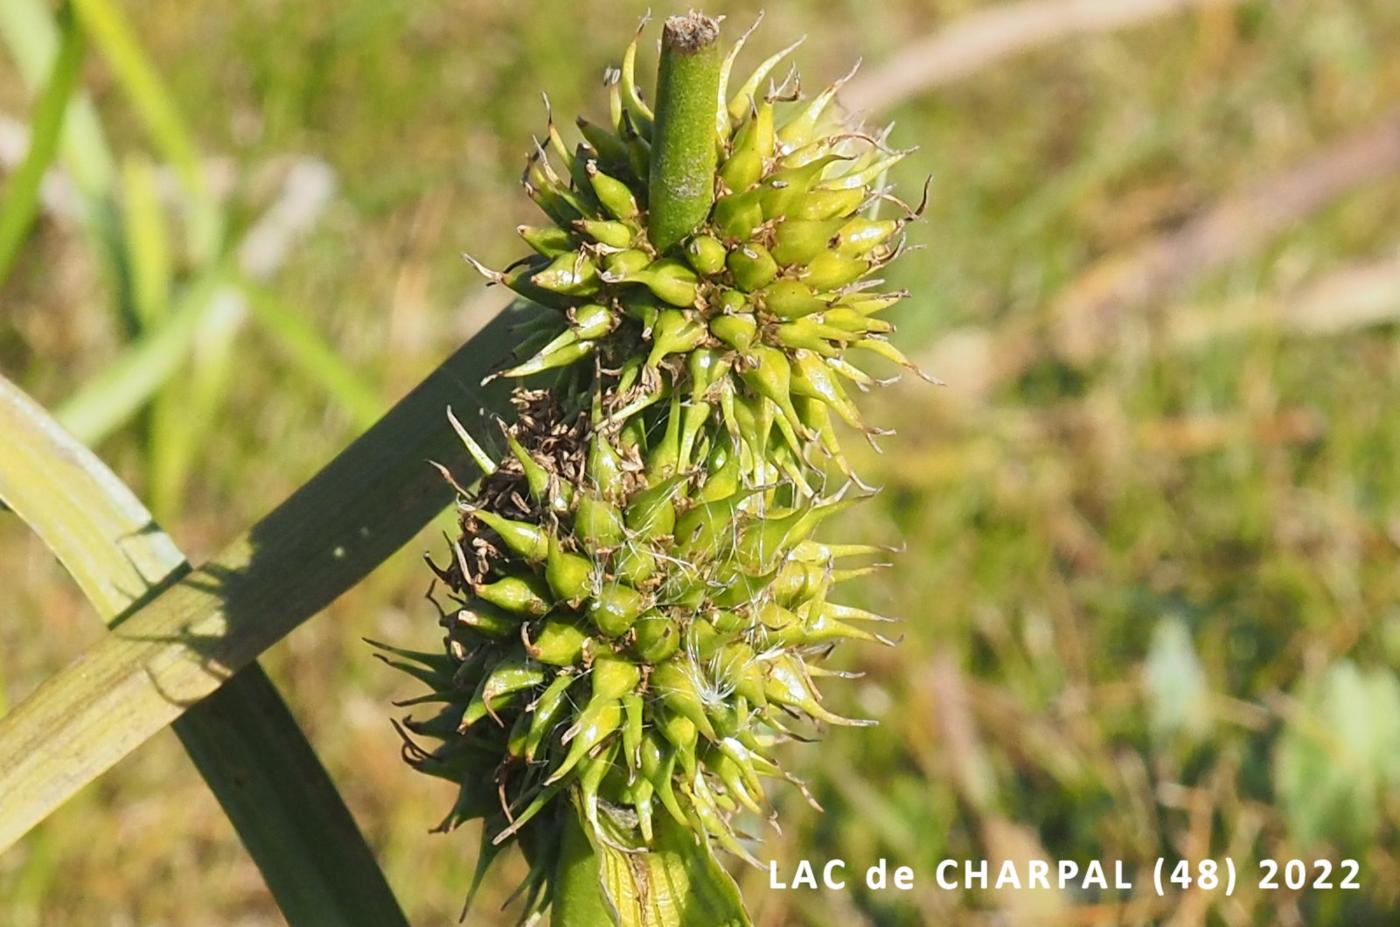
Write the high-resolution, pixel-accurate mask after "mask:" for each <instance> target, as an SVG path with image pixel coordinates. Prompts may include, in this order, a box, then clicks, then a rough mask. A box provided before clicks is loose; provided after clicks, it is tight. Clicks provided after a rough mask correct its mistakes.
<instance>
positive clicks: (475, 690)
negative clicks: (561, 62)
mask: <svg viewBox="0 0 1400 927" xmlns="http://www.w3.org/2000/svg"><path fill="white" fill-rule="evenodd" d="M716 31H717V24H716V23H714V21H712V20H709V19H707V18H705V17H703V16H699V15H698V14H691V16H689V17H678V18H673V19H672V20H669V21H668V23H667V29H666V34H665V37H664V42H665V46H666V48H667V49H669V51H670V57H669V58H668V55H667V51H663V55H662V61H661V68H660V74H659V77H658V99H659V100H660V101H661V102H660V103H659V104H658V107H657V112H653V110H652V109H651V108H650V107H649V106H648V105H647V103H646V102H645V101H644V100H643V98H642V95H641V94H640V92H639V91H638V88H637V84H636V80H635V76H634V75H635V60H636V52H637V41H636V39H634V40H633V42H632V44H631V45H630V46H629V47H628V49H627V51H626V54H625V55H624V56H623V60H622V65H621V67H620V68H617V69H614V70H610V71H609V72H608V74H607V76H606V81H605V82H606V85H607V88H608V91H609V98H610V103H611V106H610V120H609V122H610V125H609V126H607V127H604V126H601V125H597V124H595V123H591V122H588V121H587V120H584V119H579V120H578V123H577V124H578V129H579V132H580V135H581V136H582V140H581V141H579V142H578V143H577V144H576V145H574V146H573V147H572V148H570V147H569V145H568V144H567V143H566V142H565V141H564V139H563V137H562V135H561V133H560V132H559V129H558V127H557V126H556V125H555V123H554V121H553V119H552V117H551V119H550V120H549V124H548V127H547V131H546V134H545V139H544V140H543V141H541V142H537V144H536V146H535V150H534V151H533V152H532V153H531V155H530V157H529V161H528V166H527V169H526V172H525V176H524V186H525V190H526V192H527V194H528V195H529V196H530V197H531V199H533V200H534V201H535V202H536V203H537V204H538V205H539V206H540V208H541V209H542V211H543V212H544V213H545V215H547V216H548V217H549V219H550V220H551V221H552V224H551V225H547V226H521V227H520V229H519V232H520V235H521V237H522V238H523V239H524V240H525V241H526V243H527V244H528V245H529V246H530V247H531V249H532V250H533V253H532V254H531V255H530V256H529V257H526V258H524V259H522V260H521V261H519V262H517V263H516V264H515V265H512V266H511V267H510V268H507V269H506V270H505V271H501V272H496V271H492V270H488V269H487V268H485V267H484V266H482V265H480V264H479V263H477V262H475V261H474V262H473V263H476V266H477V267H478V269H480V270H481V271H482V272H483V273H485V274H486V275H487V276H488V277H489V278H490V279H492V280H493V281H496V282H499V283H502V284H505V285H507V286H509V287H511V288H512V289H514V290H515V291H516V292H518V293H519V294H521V295H522V296H524V297H526V298H527V299H529V300H531V301H533V302H535V303H538V304H540V305H541V306H543V307H546V308H547V310H553V311H544V312H541V313H539V314H538V315H537V316H536V318H535V320H534V321H533V322H532V323H531V325H530V328H529V330H528V332H527V334H526V336H525V338H526V343H525V345H524V346H523V347H522V349H521V350H520V351H519V356H518V358H517V359H516V360H515V361H512V362H510V363H509V364H508V365H506V367H505V368H504V369H502V370H501V371H500V372H499V373H498V374H495V375H493V376H508V377H517V378H525V377H534V376H536V375H541V374H546V373H547V372H548V375H549V376H550V377H552V382H551V383H550V385H549V386H548V387H547V388H536V389H525V388H524V387H523V386H522V387H520V388H517V389H516V390H515V393H514V403H515V406H516V414H515V416H514V418H513V420H512V421H511V422H510V423H509V424H502V425H501V427H500V429H499V431H500V440H499V441H492V442H487V441H486V440H484V439H479V438H477V437H473V435H472V434H471V433H469V431H468V430H467V429H466V428H464V427H463V426H462V425H461V423H460V422H459V421H458V420H457V419H456V418H455V417H452V418H451V422H452V425H453V427H454V428H456V430H457V432H458V435H459V436H460V437H461V439H462V441H463V443H464V445H465V446H466V447H467V449H468V451H469V452H470V454H471V456H472V457H473V459H474V461H475V464H476V466H477V467H478V468H479V469H480V470H481V472H482V474H483V476H482V479H481V480H480V482H479V483H478V484H476V485H474V486H472V487H470V488H469V489H459V494H460V496H459V509H460V513H461V529H462V531H461V536H460V538H458V539H457V540H456V541H454V542H453V544H452V556H451V559H450V563H448V564H447V565H445V566H434V569H435V571H436V572H437V575H438V577H439V578H440V580H441V581H442V582H443V583H444V584H445V585H446V586H447V587H448V589H449V590H450V594H451V596H452V599H453V602H452V605H451V607H447V608H443V609H441V611H442V623H443V625H444V628H445V630H446V633H447V649H446V652H445V653H434V654H426V653H415V652H409V651H404V650H399V649H396V648H386V650H387V651H389V652H388V653H386V655H385V658H386V659H388V660H389V661H390V662H392V663H394V664H395V665H398V666H400V667H402V668H404V669H406V670H408V671H409V672H411V673H413V674H414V675H415V676H417V677H418V678H419V679H421V680H422V681H423V682H424V683H426V684H427V685H428V687H429V688H430V690H431V691H430V692H429V693H428V694H427V695H425V696H423V697H421V698H419V699H415V700H413V701H414V703H422V704H434V705H436V706H438V710H437V712H436V713H435V714H433V715H431V716H430V717H428V718H426V719H414V718H406V719H404V721H403V729H404V730H403V733H404V739H405V756H406V757H407V758H408V760H409V761H410V762H411V763H412V764H413V765H414V766H415V767H417V768H419V769H420V770H423V771H424V772H428V773H432V774H435V775H439V776H442V777H444V778H447V779H449V780H451V781H453V782H454V783H457V784H458V785H459V786H460V792H459V797H458V801H457V804H456V807H455V808H453V810H452V812H451V813H450V814H449V815H448V817H447V819H446V820H444V822H443V827H444V828H445V829H446V828H451V827H455V826H456V825H458V824H460V823H462V822H464V821H467V820H472V819H476V818H482V819H484V820H485V829H484V832H483V841H482V849H483V852H482V854H481V858H480V862H479V864H478V877H479V874H480V872H481V871H484V869H485V867H486V866H487V865H489V862H490V860H491V859H492V858H493V857H494V855H495V854H496V853H497V852H498V851H499V850H500V848H502V847H503V846H504V845H506V844H507V843H509V842H511V841H518V843H519V844H520V846H521V848H522V849H523V850H524V852H525V854H526V856H527V858H528V859H529V860H530V862H531V866H532V871H531V877H530V879H529V880H528V881H527V883H526V887H527V889H528V902H527V904H526V909H527V911H529V910H535V909H537V908H539V907H541V906H543V905H544V904H547V903H548V901H549V894H550V885H551V878H552V875H553V869H554V864H555V862H556V857H557V852H558V846H559V832H560V828H561V827H562V826H563V823H567V822H566V821H565V819H564V815H571V814H574V809H575V808H576V809H577V812H578V814H579V816H580V817H581V819H582V821H583V822H585V826H586V827H588V828H589V829H590V830H591V832H592V836H593V837H594V838H595V839H600V840H605V841H607V842H610V843H620V844H622V845H625V846H626V847H627V848H629V849H638V848H644V847H646V846H647V845H649V844H651V843H652V841H653V839H654V833H655V829H656V828H657V827H659V826H661V825H662V824H663V823H666V826H675V827H679V828H683V829H684V830H685V831H687V832H689V833H692V834H695V835H697V838H698V839H697V841H696V842H697V845H698V846H699V847H700V848H701V849H703V851H704V852H707V853H708V852H709V843H710V841H711V840H713V841H715V842H716V843H718V844H719V845H721V846H723V847H724V848H726V849H728V850H730V851H732V852H733V853H735V854H737V855H739V856H741V857H743V858H745V859H747V860H750V861H752V856H751V855H750V853H749V851H748V850H747V849H746V847H745V845H744V843H743V842H742V841H741V839H740V836H739V834H738V833H737V832H736V829H735V818H736V816H737V815H738V814H739V813H740V812H742V811H748V812H751V813H753V814H756V815H762V814H763V813H764V807H765V805H764V792H763V785H762V780H763V779H765V778H785V779H788V780H790V781H792V782H794V783H796V784H797V785H798V787H799V788H801V783H800V781H798V780H797V779H796V778H795V777H793V776H791V775H789V774H787V773H786V772H784V771H783V770H782V768H781V767H780V766H779V764H778V761H777V757H776V755H775V753H774V749H773V747H774V745H775V743H777V742H778V741H780V740H783V739H786V738H790V737H794V736H797V737H801V738H804V739H805V738H806V737H807V736H808V735H809V733H810V728H811V726H812V725H814V724H818V725H819V724H864V723H867V722H864V721H854V720H850V719H847V718H843V717H841V716H839V715H837V714H835V713H833V712H831V711H830V710H828V709H827V708H826V707H824V706H823V704H822V701H821V696H820V694H819V693H818V691H817V687H816V685H815V679H816V678H819V677H821V676H829V675H842V674H840V673H836V672H835V671H832V670H829V669H825V668H824V667H823V661H824V659H825V658H826V656H827V655H828V654H829V653H830V652H831V650H832V648H833V646H834V645H835V644H837V643H839V642H840V641H842V640H846V639H857V640H865V641H876V642H883V643H889V641H888V640H887V639H886V638H884V637H882V636H881V635H879V634H877V633H875V631H874V630H873V627H872V622H880V621H884V620H886V619H884V618H883V617H881V616H879V615H875V614H872V613H870V612H867V611H864V610H862V609H858V608H854V607H852V606H849V605H841V604H838V603H836V602H834V601H832V599H831V593H832V592H833V589H834V587H835V586H837V585H838V584H839V583H840V582H842V581H843V580H847V579H850V578H853V577H855V576H860V575H863V574H865V573H868V572H870V571H871V570H873V569H876V568H877V567H879V566H881V564H879V563H872V562H870V558H871V556H872V555H878V554H879V553H880V551H881V549H880V548H876V547H871V546H868V545H856V544H839V543H826V542H822V541H819V540H817V539H816V538H815V536H814V532H815V530H816V529H817V527H818V526H819V525H820V524H821V523H822V522H823V520H824V519H826V518H828V517H829V516H831V515H833V514H835V513H836V512H838V511H840V510H841V509H843V508H845V507H847V506H849V505H850V504H852V503H853V502H854V501H857V500H858V499H860V498H862V497H863V496H864V494H865V493H864V490H865V489H866V487H864V486H863V484H861V483H860V482H859V480H857V479H856V478H855V476H854V474H853V473H852V471H851V468H850V466H849V465H848V463H847V461H846V459H845V457H844V456H843V455H842V453H841V447H840V444H839V441H838V437H837V433H836V426H835V424H834V421H833V417H834V418H835V419H839V420H841V421H842V422H844V423H845V424H847V425H849V426H852V427H853V428H855V429H857V430H859V431H860V432H863V433H864V434H865V435H866V436H867V437H870V438H871V439H872V440H873V438H874V436H875V435H877V434H878V432H877V431H876V430H875V429H872V428H870V427H868V426H866V425H865V424H864V423H863V422H862V421H861V419H860V417H859V415H858V413H857V411H856V407H855V404H854V403H853V401H852V399H851V397H850V395H849V393H848V389H847V384H849V385H852V386H854V387H856V388H858V389H865V388H867V387H868V386H869V385H871V384H872V383H875V382H879V381H877V380H876V379H875V378H874V377H873V376H872V375H871V374H869V373H867V372H865V370H864V369H863V368H862V367H861V366H859V364H860V361H861V359H862V357H863V356H874V357H879V358H884V359H886V360H888V361H892V362H894V363H895V364H898V365H901V366H904V367H907V368H910V369H912V365H910V364H909V362H908V361H907V360H906V359H905V358H904V356H903V355H902V354H900V353H899V352H898V350H897V349H895V348H894V347H893V345H891V344H890V343H889V341H888V340H887V338H886V335H887V333H888V332H889V331H891V326H890V325H889V323H887V322H885V321H883V320H881V319H880V318H879V314H880V312H881V311H882V310H884V309H886V308H888V307H889V306H891V305H893V304H894V303H895V302H897V301H898V300H899V299H900V298H901V296H903V295H904V294H902V293H899V292H884V291H882V290H881V289H880V286H881V283H882V281H881V280H879V279H878V278H877V277H876V276H875V275H876V274H877V273H878V272H879V270H880V269H881V268H882V267H884V266H885V265H886V264H887V263H888V262H889V261H890V260H892V259H893V258H894V257H895V256H896V255H897V254H898V252H899V250H900V248H901V245H902V238H903V230H904V228H905V226H906V225H907V224H908V222H910V221H911V220H913V219H915V218H916V217H917V216H918V215H919V213H920V212H921V211H922V205H921V206H920V207H919V208H918V209H911V208H908V207H907V206H905V205H904V204H903V203H900V202H899V201H898V200H895V199H894V198H893V197H892V196H890V195H889V194H888V193H887V192H886V191H885V190H883V189H882V188H881V186H880V185H881V184H882V183H883V182H884V177H885V174H886V172H887V171H888V169H889V168H890V167H891V166H892V165H893V164H894V163H896V162H897V161H898V160H899V159H900V158H902V157H903V156H904V154H905V152H899V151H892V150H890V149H889V148H888V147H887V146H886V144H885V139H884V135H883V133H880V134H870V133H868V132H866V131H864V130H863V129H862V128H860V127H859V126H852V125H848V124H847V123H846V122H845V121H844V114H843V112H842V111H841V110H840V108H839V105H838V104H837V102H836V99H835V97H836V92H837V90H838V89H839V87H840V85H841V82H837V84H835V85H833V86H831V87H829V88H827V89H826V90H824V91H823V92H821V93H820V94H818V95H817V96H816V97H815V98H813V99H811V100H803V99H802V98H801V94H800V92H799V90H798V80H797V78H796V77H795V75H793V74H789V76H788V78H787V79H786V80H784V81H782V82H781V83H778V82H776V81H774V80H772V79H771V78H772V75H773V74H774V73H775V69H777V68H778V67H779V66H780V65H781V64H782V62H783V60H784V59H785V57H786V56H787V55H788V54H789V53H790V52H791V51H792V48H788V49H784V50H783V51H781V52H779V53H777V54H775V55H773V56H772V57H770V58H768V59H767V60H765V61H763V62H762V63H761V64H759V65H758V67H757V68H756V69H755V70H754V72H753V73H752V75H750V76H749V78H748V79H747V80H745V81H744V82H743V83H742V84H741V85H739V86H738V87H733V86H731V82H730V72H731V68H732V65H733V64H734V61H735V58H736V56H737V54H738V52H739V50H740V48H741V47H742V45H743V38H741V39H740V40H739V42H738V43H737V44H736V45H735V46H734V47H733V49H732V50H731V51H730V52H729V53H728V55H727V56H725V57H723V58H722V59H720V58H719V55H720V50H719V46H718V43H717V42H716V41H715V38H716V36H715V32H716ZM751 31H752V30H751ZM744 38H747V34H745V36H744ZM707 56H714V58H715V60H714V61H711V62H707V61H706V60H705V59H706V57H707ZM668 81H670V82H672V83H673V84H675V85H676V86H675V87H674V88H673V89H671V90H669V91H668ZM668 107H669V108H668ZM696 113H699V114H700V118H702V119H703V120H704V124H703V125H699V126H697V125H696V121H697V120H696ZM686 133H690V134H691V135H692V136H697V137H698V138H699V140H700V143H699V144H698V145H697V144H695V143H694V142H692V143H690V144H689V146H687V144H686V142H685V140H684V139H681V140H679V141H678V140H677V139H678V137H679V136H683V135H685V134H686ZM678 152H679V155H678V154H677V153H678ZM678 157H680V159H681V161H682V162H683V163H679V164H678V163H675V162H676V159H677V158H678ZM687 158H688V160H687ZM882 201H891V202H893V203H894V204H895V205H896V206H897V208H898V210H899V215H898V216H896V217H895V218H883V219H882V218H877V217H876V216H875V215H874V207H876V206H877V205H879V204H880V203H881V202H882ZM488 443H489V444H492V445H493V446H496V447H498V448H499V450H498V451H496V452H495V453H493V452H491V451H488V450H487V449H486V448H485V447H483V445H484V444H488ZM829 463H834V464H835V467H836V469H837V470H838V471H839V472H840V473H842V474H844V477H845V479H846V483H845V486H843V487H842V488H841V489H839V490H837V491H835V492H831V493H828V492H827V491H826V486H827V482H826V480H827V475H828V470H829V467H828V464H829ZM853 486H854V487H855V488H854V489H852V487H853ZM420 738H431V739H434V740H437V741H439V744H438V745H437V746H436V747H435V748H433V749H431V750H429V749H426V748H424V747H422V746H421V745H420V743H419V739H420ZM803 791H804V794H805V789H804V790H803ZM663 818H664V819H665V821H664V822H663V821H662V819H663Z"/></svg>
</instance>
